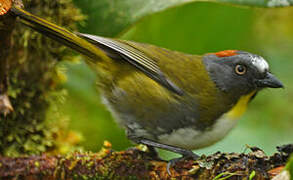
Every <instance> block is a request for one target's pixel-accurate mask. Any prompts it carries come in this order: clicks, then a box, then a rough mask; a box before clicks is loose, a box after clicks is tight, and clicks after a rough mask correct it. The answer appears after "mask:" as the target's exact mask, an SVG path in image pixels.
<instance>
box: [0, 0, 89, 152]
mask: <svg viewBox="0 0 293 180" xmlns="http://www.w3.org/2000/svg"><path fill="white" fill-rule="evenodd" d="M23 3H24V5H25V8H26V9H27V10H28V11H30V12H32V13H34V14H36V15H39V16H41V17H45V18H47V19H48V20H50V21H52V22H55V23H57V24H59V25H61V26H64V27H67V28H69V29H71V30H75V29H76V22H79V21H81V20H83V19H84V16H82V15H81V13H80V11H79V10H78V9H77V8H75V7H74V6H73V4H72V2H71V0H61V1H60V0H23ZM12 42H13V47H12V51H11V55H10V57H9V66H10V69H9V90H8V94H9V96H10V98H11V99H10V100H11V102H12V105H13V107H14V112H13V113H11V114H9V115H8V116H7V117H3V116H0V154H1V155H7V156H18V155H20V154H26V155H29V154H39V153H41V152H45V151H52V150H54V149H58V148H59V147H57V146H58V144H62V143H58V142H57V141H58V139H60V138H59V136H60V135H64V134H65V133H60V129H62V131H63V130H64V129H65V130H66V123H64V120H66V117H64V116H62V115H61V114H59V113H58V111H57V110H58V104H59V105H60V104H61V103H62V101H63V99H64V97H65V95H66V93H65V92H64V91H63V90H62V89H60V88H58V84H59V83H60V82H62V80H63V79H64V78H63V76H62V75H61V76H60V72H59V70H58V68H57V67H56V65H57V63H58V61H60V60H62V59H65V58H66V59H72V58H73V57H72V56H73V54H72V51H70V50H67V49H65V48H64V47H63V46H61V45H60V44H58V43H56V42H54V41H52V40H50V39H48V38H45V37H44V36H42V35H40V34H39V33H36V32H34V31H32V30H30V29H29V28H26V27H24V26H23V25H21V24H19V23H17V25H16V27H15V30H14V32H13V38H12ZM49 112H50V113H49ZM61 121H63V122H62V125H61V123H60V122H61ZM65 122H66V121H65ZM64 124H65V125H64ZM61 139H62V138H61Z"/></svg>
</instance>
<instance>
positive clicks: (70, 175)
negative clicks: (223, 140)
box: [0, 145, 293, 180]
mask: <svg viewBox="0 0 293 180" xmlns="http://www.w3.org/2000/svg"><path fill="white" fill-rule="evenodd" d="M278 149H279V152H278V153H275V154H274V155H272V156H266V155H265V154H264V152H263V151H262V150H260V149H259V148H255V147H253V148H250V151H251V152H250V153H248V154H237V153H229V154H228V153H220V152H218V153H215V154H213V155H211V156H208V157H205V156H202V157H201V159H200V160H198V161H193V160H186V161H184V162H179V163H177V164H176V166H175V167H174V168H172V169H171V173H172V174H171V176H170V175H169V174H168V173H167V171H166V165H167V162H165V161H160V160H154V158H152V157H150V156H149V154H148V153H147V152H142V151H140V150H134V149H131V150H127V151H122V152H111V151H110V150H109V149H103V150H101V152H99V153H81V152H78V153H72V154H69V155H66V156H47V155H42V156H31V157H22V158H7V157H0V167H1V168H0V177H2V178H3V177H5V178H11V179H13V178H14V177H18V178H21V179H40V178H43V179H74V178H76V179H79V178H83V179H103V178H104V179H170V178H171V177H173V178H179V179H199V180H200V179H214V178H215V179H216V177H218V179H221V178H224V177H227V176H229V177H230V178H229V179H249V177H250V178H251V179H254V180H258V179H270V178H271V177H273V176H275V175H276V174H278V173H279V172H280V171H281V170H282V169H283V167H284V166H285V164H286V161H287V160H288V157H289V154H290V153H292V152H293V145H286V146H282V147H279V148H278Z"/></svg>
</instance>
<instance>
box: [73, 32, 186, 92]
mask: <svg viewBox="0 0 293 180" xmlns="http://www.w3.org/2000/svg"><path fill="white" fill-rule="evenodd" d="M78 36H80V37H83V38H84V39H86V40H88V41H89V42H91V43H92V44H94V45H97V46H98V47H99V48H101V49H102V50H104V51H105V52H106V53H107V55H108V56H109V57H112V58H114V59H123V60H125V61H127V62H128V63H130V64H131V65H133V66H134V67H136V68H137V69H139V70H140V71H142V72H143V73H145V74H146V75H147V76H149V77H150V78H152V79H153V80H155V81H156V82H158V83H159V84H161V85H162V86H164V87H166V88H167V89H169V90H170V91H172V92H174V93H176V94H178V95H183V91H182V90H181V89H180V88H179V87H177V86H176V85H175V84H174V83H173V82H171V81H170V80H169V79H168V78H167V77H166V76H165V75H164V74H163V72H162V71H161V70H160V68H159V66H158V65H157V62H156V61H154V60H153V59H152V58H150V57H148V56H147V55H146V54H144V53H143V52H141V51H139V50H138V49H136V48H135V47H133V46H130V45H128V44H125V43H122V42H119V41H117V40H114V39H110V38H104V37H100V36H94V35H90V34H81V33H78ZM117 57H120V58H117Z"/></svg>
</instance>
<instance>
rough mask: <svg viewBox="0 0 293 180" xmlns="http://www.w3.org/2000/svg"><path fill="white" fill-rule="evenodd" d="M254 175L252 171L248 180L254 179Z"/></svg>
mask: <svg viewBox="0 0 293 180" xmlns="http://www.w3.org/2000/svg"><path fill="white" fill-rule="evenodd" d="M255 175H256V173H255V171H252V172H251V173H250V175H249V180H253V178H254V177H255Z"/></svg>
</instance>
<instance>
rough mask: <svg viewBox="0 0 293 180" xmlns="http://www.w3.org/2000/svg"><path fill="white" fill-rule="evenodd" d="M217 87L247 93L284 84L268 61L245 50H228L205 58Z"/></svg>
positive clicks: (234, 92)
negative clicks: (270, 67) (271, 70)
mask: <svg viewBox="0 0 293 180" xmlns="http://www.w3.org/2000/svg"><path fill="white" fill-rule="evenodd" d="M203 60H204V63H205V66H206V69H207V71H208V72H209V74H210V76H211V79H212V80H213V81H214V82H215V84H216V85H217V87H218V88H219V89H220V90H222V91H225V92H231V93H233V94H235V95H240V96H241V95H245V94H248V93H250V92H252V91H258V90H261V89H263V88H281V87H283V84H282V83H281V82H280V81H279V80H278V79H277V78H276V77H275V76H273V75H272V74H271V73H270V71H269V64H268V63H267V61H266V60H265V59H264V58H263V57H261V56H258V55H255V54H251V53H248V52H244V51H237V50H226V51H221V52H218V53H213V54H207V55H205V56H204V58H203Z"/></svg>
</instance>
